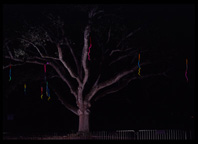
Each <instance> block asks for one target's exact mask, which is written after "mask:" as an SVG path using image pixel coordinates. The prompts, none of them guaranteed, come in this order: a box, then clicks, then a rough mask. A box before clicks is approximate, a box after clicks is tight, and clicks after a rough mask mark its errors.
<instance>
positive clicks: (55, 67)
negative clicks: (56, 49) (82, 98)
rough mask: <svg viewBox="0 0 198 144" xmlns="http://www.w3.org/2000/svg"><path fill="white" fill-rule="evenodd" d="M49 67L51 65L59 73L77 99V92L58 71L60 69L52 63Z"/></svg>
mask: <svg viewBox="0 0 198 144" xmlns="http://www.w3.org/2000/svg"><path fill="white" fill-rule="evenodd" d="M49 65H51V66H52V67H53V68H54V70H55V71H56V72H57V73H58V75H59V76H60V77H61V79H62V80H63V81H64V82H65V83H66V84H67V85H68V87H69V89H70V92H71V93H72V94H73V95H74V96H75V98H77V94H76V92H75V91H74V90H73V88H72V86H71V84H70V82H69V81H68V80H67V79H66V78H65V76H64V75H63V74H62V73H61V72H60V70H59V69H58V67H57V66H56V65H54V64H52V63H49Z"/></svg>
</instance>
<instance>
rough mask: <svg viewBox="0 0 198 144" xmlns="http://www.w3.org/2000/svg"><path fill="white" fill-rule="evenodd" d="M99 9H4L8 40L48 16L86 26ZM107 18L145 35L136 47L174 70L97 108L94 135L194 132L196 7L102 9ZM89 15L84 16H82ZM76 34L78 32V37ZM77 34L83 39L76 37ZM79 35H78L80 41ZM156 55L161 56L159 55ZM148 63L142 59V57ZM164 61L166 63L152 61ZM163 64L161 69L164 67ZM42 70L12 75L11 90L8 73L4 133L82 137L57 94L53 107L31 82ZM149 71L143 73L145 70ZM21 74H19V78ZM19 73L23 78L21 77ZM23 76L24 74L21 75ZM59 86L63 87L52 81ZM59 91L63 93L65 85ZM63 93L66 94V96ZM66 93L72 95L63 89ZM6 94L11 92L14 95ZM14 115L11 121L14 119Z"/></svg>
mask: <svg viewBox="0 0 198 144" xmlns="http://www.w3.org/2000/svg"><path fill="white" fill-rule="evenodd" d="M91 6H93V5H88V4H86V5H85V4H84V5H55V4H54V5H49V4H48V5H33V4H32V5H17V4H13V5H3V32H4V36H5V37H6V36H7V35H10V34H12V33H13V35H14V31H17V30H20V29H21V25H23V23H24V21H27V22H29V23H35V24H39V23H42V22H43V21H42V18H41V17H40V15H41V13H42V12H45V13H48V12H50V13H53V14H56V15H59V16H60V17H63V18H64V17H66V18H67V20H68V21H67V23H68V25H69V26H72V25H73V26H74V29H75V26H76V27H77V26H79V25H80V24H81V23H86V21H87V19H86V16H87V15H86V14H87V13H86V12H87V9H89V8H90V7H91ZM99 7H100V8H102V9H104V11H105V12H107V13H108V12H110V13H113V14H115V15H117V16H119V17H121V18H122V19H123V20H124V21H122V22H123V23H124V24H126V25H127V26H128V27H130V28H132V27H135V28H137V27H139V26H140V27H141V28H142V29H144V32H143V33H142V35H139V39H137V41H136V43H138V44H139V46H141V47H142V49H144V47H152V49H156V50H157V51H160V55H161V54H163V56H164V57H166V56H167V59H168V58H169V56H171V59H170V60H169V59H168V60H167V61H168V63H169V64H170V65H168V66H167V69H168V70H169V71H168V72H167V75H168V76H167V77H151V78H147V79H144V80H135V81H133V82H131V83H129V85H128V86H127V87H126V88H124V89H123V90H121V91H119V92H118V93H115V94H111V95H108V96H107V97H104V98H102V99H100V100H98V101H97V102H94V103H93V105H92V107H91V115H90V127H91V130H93V131H94V130H95V131H96V130H118V129H134V130H139V129H187V130H189V129H191V130H192V128H193V127H194V126H193V120H194V118H193V116H194V78H195V67H194V65H195V63H194V60H195V57H194V56H195V54H194V53H195V50H194V47H195V45H194V42H195V41H194V23H195V19H194V18H195V14H194V12H195V10H194V5H188V4H185V5H183V4H161V5H157V4H153V5H151V4H149V5H146V4H140V5H131V4H128V5H116V4H114V5H113V4H108V5H99ZM80 11H81V12H82V11H83V12H84V13H79V12H80ZM74 33H75V31H74ZM75 34H77V33H75ZM75 34H74V35H75ZM156 55H158V54H157V53H156ZM141 58H142V57H141ZM152 58H153V59H154V60H155V61H159V60H160V57H159V56H158V57H156V58H155V57H152ZM186 58H188V61H189V66H188V78H189V82H188V83H187V82H186V79H185V76H184V74H185V66H186V65H185V59H186ZM162 65H163V63H161V64H160V65H157V67H159V68H160V67H161V66H162ZM41 69H42V67H41V66H33V65H28V64H27V65H25V67H23V68H22V67H19V68H16V69H14V68H13V69H12V81H11V83H15V82H16V83H18V84H17V86H16V87H15V88H10V87H9V86H10V85H11V83H9V82H8V74H9V72H8V69H6V70H4V71H3V131H10V132H65V131H71V130H74V131H77V129H78V117H77V116H76V115H74V114H73V113H71V112H70V111H68V110H67V109H65V107H64V106H63V105H61V103H60V102H59V101H58V100H57V98H56V97H55V96H54V95H53V93H52V94H51V97H52V99H51V101H50V102H48V101H47V100H46V99H45V100H41V99H40V81H32V80H31V76H33V75H34V74H35V75H36V71H37V72H38V75H39V74H40V73H39V71H40V72H41ZM142 69H143V68H142ZM15 71H16V73H15ZM17 72H18V73H17ZM19 72H20V73H19ZM20 75H21V76H22V77H23V76H27V77H28V81H27V95H24V93H23V82H20ZM52 82H54V83H56V82H57V81H52ZM57 85H59V86H60V87H61V85H62V84H61V82H60V81H58V82H57ZM62 89H63V90H62ZM62 89H61V91H62V92H66V94H68V95H70V94H69V90H68V89H66V88H65V87H63V88H62ZM5 91H11V92H10V94H9V95H7V94H6V92H5ZM10 114H12V115H14V117H13V119H12V120H8V119H7V116H8V115H10Z"/></svg>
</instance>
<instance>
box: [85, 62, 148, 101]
mask: <svg viewBox="0 0 198 144" xmlns="http://www.w3.org/2000/svg"><path fill="white" fill-rule="evenodd" d="M146 64H149V62H145V63H142V64H141V65H146ZM137 69H138V66H135V67H133V68H132V69H130V70H126V71H123V72H121V73H119V74H118V75H116V76H115V77H113V78H111V79H110V80H107V81H105V82H102V83H100V84H98V85H97V86H93V87H92V89H91V90H90V92H89V93H88V94H87V95H86V97H85V100H91V98H92V97H93V96H94V95H95V94H96V93H97V92H98V91H99V90H100V89H102V88H105V87H108V86H110V85H112V84H114V83H116V82H118V81H119V80H120V79H121V78H123V77H124V76H126V75H128V74H131V73H133V72H134V71H136V70H137Z"/></svg>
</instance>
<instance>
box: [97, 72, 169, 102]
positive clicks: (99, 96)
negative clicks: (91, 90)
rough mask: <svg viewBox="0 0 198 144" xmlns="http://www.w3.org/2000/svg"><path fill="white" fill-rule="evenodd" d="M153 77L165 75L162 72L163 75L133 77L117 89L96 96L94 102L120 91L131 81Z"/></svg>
mask: <svg viewBox="0 0 198 144" xmlns="http://www.w3.org/2000/svg"><path fill="white" fill-rule="evenodd" d="M154 76H166V74H165V73H164V72H163V73H157V74H148V75H144V76H141V77H138V76H135V77H131V78H128V79H127V80H126V81H124V82H123V83H122V84H121V85H118V86H117V87H113V88H110V89H108V90H106V91H104V92H102V93H101V94H99V95H97V96H96V97H95V99H94V101H97V100H98V99H100V98H102V97H104V96H106V95H108V94H111V93H115V92H118V91H120V90H121V89H123V88H125V87H126V86H127V85H128V84H129V83H130V82H131V81H133V80H136V79H145V78H149V77H154Z"/></svg>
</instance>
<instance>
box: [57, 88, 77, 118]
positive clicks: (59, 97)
mask: <svg viewBox="0 0 198 144" xmlns="http://www.w3.org/2000/svg"><path fill="white" fill-rule="evenodd" d="M53 91H54V93H55V94H56V96H57V97H58V100H59V101H60V102H61V103H62V104H63V105H64V106H65V107H66V108H67V109H68V110H70V111H71V112H73V113H74V114H76V115H78V112H77V111H78V109H77V107H74V106H72V105H70V104H69V103H68V102H67V101H66V100H65V99H64V98H63V97H62V96H60V95H59V94H58V93H57V92H56V91H55V90H54V89H53Z"/></svg>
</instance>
